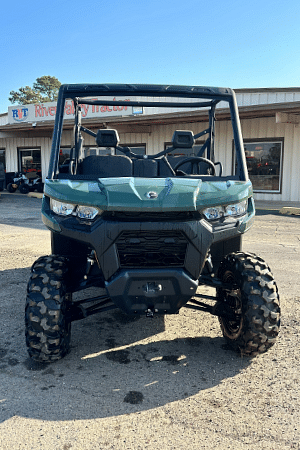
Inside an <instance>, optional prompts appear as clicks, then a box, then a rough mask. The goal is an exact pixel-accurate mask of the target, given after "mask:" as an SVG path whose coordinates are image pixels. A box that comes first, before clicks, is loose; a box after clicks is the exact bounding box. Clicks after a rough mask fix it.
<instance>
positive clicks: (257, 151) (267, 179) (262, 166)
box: [244, 139, 283, 192]
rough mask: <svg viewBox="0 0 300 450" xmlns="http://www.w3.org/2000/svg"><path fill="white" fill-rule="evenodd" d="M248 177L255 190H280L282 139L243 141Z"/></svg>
mask: <svg viewBox="0 0 300 450" xmlns="http://www.w3.org/2000/svg"><path fill="white" fill-rule="evenodd" d="M244 146H245V154H246V161H247V167H248V172H249V177H250V180H251V182H252V185H253V190H254V191H255V192H264V191H268V192H280V189H281V171H282V153H283V140H277V139H276V140H274V141H272V140H268V141H256V142H254V141H252V142H249V141H248V142H247V141H245V142H244Z"/></svg>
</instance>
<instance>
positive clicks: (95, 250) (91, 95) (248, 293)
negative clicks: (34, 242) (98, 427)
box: [25, 84, 280, 362]
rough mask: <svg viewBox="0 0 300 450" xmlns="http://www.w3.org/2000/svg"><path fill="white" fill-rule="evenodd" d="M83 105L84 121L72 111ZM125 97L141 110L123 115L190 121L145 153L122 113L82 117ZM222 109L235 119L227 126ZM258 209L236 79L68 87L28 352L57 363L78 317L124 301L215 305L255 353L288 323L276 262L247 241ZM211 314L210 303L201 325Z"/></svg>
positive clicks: (30, 306) (30, 297)
mask: <svg viewBox="0 0 300 450" xmlns="http://www.w3.org/2000/svg"><path fill="white" fill-rule="evenodd" d="M71 102H73V103H71ZM70 104H72V105H73V111H74V114H73V116H72V117H74V122H73V124H71V123H70V122H71V121H70V115H69V116H66V114H65V111H66V108H67V107H68V108H69V107H70ZM125 107H126V108H127V110H128V108H132V115H131V116H128V117H126V122H123V125H124V123H125V124H126V123H128V124H129V125H130V124H131V125H132V124H134V125H135V126H136V127H137V126H138V125H139V124H144V125H145V124H148V125H149V123H151V120H152V124H153V123H154V125H153V126H155V124H164V123H172V120H173V123H174V122H177V123H178V122H181V123H183V126H182V128H184V130H173V131H174V132H173V131H172V133H171V134H173V136H172V135H170V137H169V140H171V144H170V145H169V146H167V147H166V148H164V147H163V146H162V148H157V147H155V148H154V146H153V148H151V146H150V144H149V148H148V152H147V154H146V155H142V154H138V153H137V152H136V153H135V151H134V148H133V147H132V148H130V147H128V146H126V147H125V146H122V145H120V143H119V136H118V132H117V130H115V129H113V127H111V128H109V127H108V126H107V123H109V122H110V121H111V120H109V118H108V119H107V120H106V124H103V126H102V128H101V129H98V130H95V129H92V125H89V126H90V128H87V127H85V126H84V125H83V123H82V122H83V120H82V116H84V115H86V114H83V112H84V113H86V111H87V110H88V108H90V109H92V108H93V109H92V110H94V111H95V110H96V109H97V108H98V110H99V109H101V108H103V109H105V111H112V115H113V114H114V113H115V112H116V111H121V110H122V109H123V108H124V109H125ZM158 108H162V109H161V110H159V109H158ZM129 111H131V110H129ZM137 111H138V112H140V113H141V112H142V114H139V115H134V113H135V112H137ZM158 111H161V112H160V114H159V115H155V114H157V112H158ZM168 111H170V112H171V113H172V114H168ZM147 116H148V117H147ZM65 117H67V120H66V121H65V125H63V124H64V118H65ZM216 117H217V118H218V117H220V120H221V119H224V120H225V121H224V122H223V123H220V125H222V126H220V125H219V124H217V126H216V124H215V122H216ZM153 118H154V119H153ZM230 120H231V129H230V130H229V128H228V129H226V132H225V128H226V126H227V125H226V124H229V123H230ZM114 122H115V123H118V119H116V118H114ZM85 123H87V122H85ZM89 123H95V119H94V122H93V121H92V120H90V122H89ZM98 123H99V122H98ZM223 125H224V126H223ZM98 127H99V126H98ZM116 127H118V126H115V128H116ZM169 128H170V125H169ZM189 128H192V129H193V130H194V131H195V130H196V128H197V131H196V133H194V132H192V131H189ZM221 129H222V130H223V135H224V136H225V135H226V141H225V139H224V141H223V140H222V136H221V135H220V130H221ZM72 130H73V131H72ZM198 130H199V131H198ZM218 133H219V135H218ZM71 135H72V141H73V142H70V148H71V151H70V159H69V161H68V163H67V164H60V160H59V156H60V148H61V142H62V139H63V140H64V145H66V142H67V140H68V139H69V138H70V136H71ZM84 139H85V141H86V142H89V143H91V142H92V145H90V144H89V145H86V144H85V145H84ZM232 139H233V141H232ZM151 142H155V139H154V138H153V139H149V143H151ZM232 142H234V145H233V147H234V151H235V155H234V158H233V162H231V156H232ZM226 145H227V147H226ZM107 153H108V154H107ZM220 159H223V161H220ZM225 168H226V170H225ZM254 215H255V207H254V201H253V194H252V185H251V182H250V180H249V178H248V173H247V166H246V160H245V154H244V150H243V140H242V135H241V130H240V122H239V117H238V109H237V104H236V99H235V94H234V92H233V91H232V90H231V89H225V88H212V87H200V86H162V85H129V84H124V85H123V84H87V85H83V84H79V85H63V86H61V88H60V91H59V97H58V103H57V111H56V119H55V126H54V132H53V143H52V151H51V158H50V165H49V173H48V177H47V179H46V182H45V188H44V198H43V205H42V217H43V222H44V224H45V225H46V227H48V229H49V230H50V231H51V244H52V254H51V255H50V256H43V257H41V258H39V259H38V260H37V261H36V262H35V263H34V264H33V266H32V273H31V277H30V280H29V283H28V294H27V301H26V312H25V322H26V343H27V347H28V352H29V355H30V356H31V357H32V358H33V359H35V360H37V361H44V362H50V361H56V360H58V359H60V358H62V357H63V356H65V355H66V354H67V353H68V351H69V347H70V333H71V323H72V321H74V320H79V319H83V318H85V317H87V316H89V315H91V314H95V313H100V312H103V311H107V310H110V309H113V308H120V309H121V310H123V311H124V312H126V313H127V314H130V315H141V314H142V315H146V316H147V317H149V318H152V317H153V316H156V315H164V314H176V313H178V311H179V310H180V308H182V307H185V308H193V309H196V310H200V311H207V312H209V313H211V314H213V315H215V316H217V317H218V319H219V322H220V325H221V329H222V332H223V335H224V337H225V339H226V340H227V342H228V343H229V344H230V345H231V346H232V347H233V348H234V349H236V350H237V351H239V352H241V353H242V354H244V355H256V354H258V353H262V352H264V351H266V350H267V349H268V348H269V347H270V346H272V345H273V344H274V341H275V339H276V337H277V335H278V332H279V324H280V308H279V296H278V290H277V286H276V283H275V281H274V278H273V275H272V273H271V271H270V269H269V267H268V265H267V264H266V263H265V262H264V261H263V260H262V259H261V258H260V257H258V256H256V255H254V254H250V253H243V252H242V235H243V233H245V232H246V231H247V230H248V229H249V228H250V227H251V225H252V223H253V220H254ZM201 286H210V287H212V288H215V292H216V295H212V296H208V295H201ZM89 287H99V288H101V291H100V290H99V292H101V294H102V295H99V296H98V297H95V296H94V297H92V298H91V297H89V296H88V295H86V296H85V295H83V293H81V295H80V296H77V297H79V298H80V300H76V301H75V300H74V299H73V298H72V294H74V293H75V292H78V291H83V290H85V289H86V288H89ZM198 288H200V289H198ZM96 292H97V290H96ZM103 293H104V294H103ZM200 321H201V316H200V315H199V329H200V328H201V323H200Z"/></svg>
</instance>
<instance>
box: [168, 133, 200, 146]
mask: <svg viewBox="0 0 300 450" xmlns="http://www.w3.org/2000/svg"><path fill="white" fill-rule="evenodd" d="M194 143H195V138H194V133H193V132H192V131H185V130H176V131H174V134H173V137H172V144H173V147H175V148H190V147H193V145H194Z"/></svg>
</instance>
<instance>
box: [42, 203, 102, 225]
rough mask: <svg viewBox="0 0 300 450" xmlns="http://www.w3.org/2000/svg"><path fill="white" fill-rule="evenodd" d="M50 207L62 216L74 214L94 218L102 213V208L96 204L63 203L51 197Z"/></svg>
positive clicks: (89, 218) (83, 217)
mask: <svg viewBox="0 0 300 450" xmlns="http://www.w3.org/2000/svg"><path fill="white" fill-rule="evenodd" d="M50 209H51V210H52V211H53V212H54V213H55V214H59V215H60V216H69V215H71V214H72V215H74V216H77V217H79V219H88V220H93V219H94V218H95V217H96V216H97V215H98V214H101V213H102V210H101V209H98V208H95V207H94V206H85V205H73V204H72V203H63V202H59V201H58V200H54V199H53V198H51V199H50Z"/></svg>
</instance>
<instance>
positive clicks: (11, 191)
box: [6, 183, 17, 194]
mask: <svg viewBox="0 0 300 450" xmlns="http://www.w3.org/2000/svg"><path fill="white" fill-rule="evenodd" d="M6 189H7V190H8V192H10V193H11V194H12V193H13V192H16V190H17V189H16V188H14V187H13V185H12V183H8V185H7V187H6Z"/></svg>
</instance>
